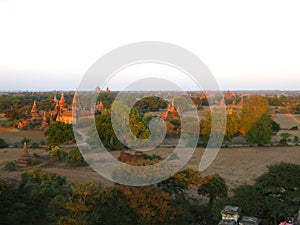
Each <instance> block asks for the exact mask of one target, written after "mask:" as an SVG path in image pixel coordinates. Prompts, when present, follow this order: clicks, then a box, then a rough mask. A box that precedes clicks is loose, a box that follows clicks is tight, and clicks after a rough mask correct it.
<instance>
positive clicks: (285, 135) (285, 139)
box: [280, 133, 293, 145]
mask: <svg viewBox="0 0 300 225" xmlns="http://www.w3.org/2000/svg"><path fill="white" fill-rule="evenodd" d="M292 136H293V135H292V134H290V133H281V134H280V137H281V140H280V144H282V145H287V144H288V141H290V139H291V137H292Z"/></svg>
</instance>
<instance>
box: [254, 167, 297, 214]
mask: <svg viewBox="0 0 300 225" xmlns="http://www.w3.org/2000/svg"><path fill="white" fill-rule="evenodd" d="M268 169H269V171H268V172H267V173H265V174H263V175H261V176H260V177H259V178H258V179H257V180H256V183H255V187H256V188H257V189H258V190H259V192H260V193H262V195H263V196H264V198H265V200H264V201H265V205H266V208H265V211H266V212H267V214H268V215H269V216H274V217H275V218H278V216H279V215H280V214H281V213H283V214H285V215H294V214H295V212H296V211H297V210H299V199H300V189H299V187H300V166H299V165H295V164H290V163H280V164H275V165H271V166H269V167H268Z"/></svg>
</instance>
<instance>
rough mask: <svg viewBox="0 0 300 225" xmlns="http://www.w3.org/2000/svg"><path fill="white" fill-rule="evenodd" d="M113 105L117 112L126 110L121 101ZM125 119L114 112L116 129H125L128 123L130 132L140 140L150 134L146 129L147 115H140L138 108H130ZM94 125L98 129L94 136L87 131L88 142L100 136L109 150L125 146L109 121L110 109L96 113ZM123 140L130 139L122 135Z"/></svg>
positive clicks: (93, 141) (92, 141) (91, 142)
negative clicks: (99, 113)
mask: <svg viewBox="0 0 300 225" xmlns="http://www.w3.org/2000/svg"><path fill="white" fill-rule="evenodd" d="M114 104H115V107H117V109H116V110H117V112H124V111H128V107H127V106H126V105H124V104H123V103H122V102H115V103H114ZM128 118H129V119H128V121H127V119H124V118H123V116H122V115H121V114H120V115H118V114H116V117H115V119H116V122H117V123H118V124H117V125H116V126H118V129H121V130H124V131H125V130H126V128H127V126H128V124H129V126H130V130H131V132H132V134H133V135H134V136H135V137H136V138H139V139H141V140H143V139H147V138H148V137H149V136H150V130H149V129H148V126H147V125H148V124H147V121H149V117H148V116H147V115H145V116H144V117H142V116H141V115H140V112H139V111H138V109H136V108H133V109H131V110H130V114H129V117H128ZM95 122H96V127H97V131H98V135H96V136H95V134H93V133H92V132H89V135H88V137H89V138H88V142H89V143H90V144H93V143H95V140H96V139H98V138H100V139H101V141H102V143H103V145H104V146H105V147H106V148H107V149H110V150H119V149H124V148H126V146H125V145H124V144H122V143H121V142H120V140H119V139H118V138H117V136H116V133H115V131H114V129H113V126H112V121H111V110H106V111H105V112H103V113H102V114H101V115H97V116H96V117H95ZM124 139H125V141H126V140H128V141H129V140H130V138H129V137H128V138H126V137H124Z"/></svg>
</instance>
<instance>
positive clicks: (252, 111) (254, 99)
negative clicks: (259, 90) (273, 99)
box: [240, 95, 270, 135]
mask: <svg viewBox="0 0 300 225" xmlns="http://www.w3.org/2000/svg"><path fill="white" fill-rule="evenodd" d="M269 111H270V109H269V103H268V101H267V99H266V98H264V97H261V96H256V95H253V96H250V97H249V98H248V99H246V100H245V102H244V104H243V106H242V112H241V129H240V131H241V133H242V134H243V135H246V134H247V133H248V132H249V131H250V130H251V128H252V127H253V126H254V124H256V122H257V121H258V120H259V119H260V118H261V117H262V116H263V115H265V114H267V113H269Z"/></svg>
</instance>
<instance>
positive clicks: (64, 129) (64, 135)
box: [44, 122, 75, 146]
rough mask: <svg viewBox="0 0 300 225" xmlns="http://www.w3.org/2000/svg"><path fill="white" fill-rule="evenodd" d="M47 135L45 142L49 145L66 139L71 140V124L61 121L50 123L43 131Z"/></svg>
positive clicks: (63, 141) (60, 142)
mask: <svg viewBox="0 0 300 225" xmlns="http://www.w3.org/2000/svg"><path fill="white" fill-rule="evenodd" d="M44 134H45V136H46V137H47V144H48V145H49V146H56V145H60V144H63V143H65V142H67V141H73V140H74V139H75V138H74V133H73V127H72V124H66V123H63V122H54V123H52V124H51V125H50V126H49V127H48V128H47V129H46V130H45V132H44Z"/></svg>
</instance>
